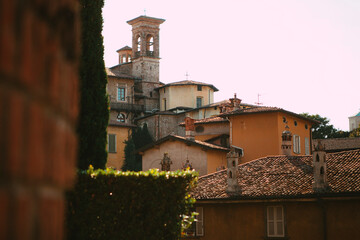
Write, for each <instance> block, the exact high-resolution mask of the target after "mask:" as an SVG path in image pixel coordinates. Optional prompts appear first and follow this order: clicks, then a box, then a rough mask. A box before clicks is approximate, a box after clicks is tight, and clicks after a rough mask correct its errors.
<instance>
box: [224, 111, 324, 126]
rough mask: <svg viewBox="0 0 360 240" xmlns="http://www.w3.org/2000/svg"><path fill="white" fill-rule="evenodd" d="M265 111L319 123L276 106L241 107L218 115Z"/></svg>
mask: <svg viewBox="0 0 360 240" xmlns="http://www.w3.org/2000/svg"><path fill="white" fill-rule="evenodd" d="M266 112H284V113H287V114H290V115H293V116H295V117H298V118H301V119H304V120H306V121H309V122H312V123H314V124H316V123H319V122H318V121H316V120H313V119H310V118H307V117H304V116H301V115H299V114H296V113H294V112H290V111H287V110H284V109H282V108H278V107H249V108H243V109H239V110H235V111H232V112H227V113H221V114H220V115H219V116H221V117H228V116H234V115H245V114H256V113H266Z"/></svg>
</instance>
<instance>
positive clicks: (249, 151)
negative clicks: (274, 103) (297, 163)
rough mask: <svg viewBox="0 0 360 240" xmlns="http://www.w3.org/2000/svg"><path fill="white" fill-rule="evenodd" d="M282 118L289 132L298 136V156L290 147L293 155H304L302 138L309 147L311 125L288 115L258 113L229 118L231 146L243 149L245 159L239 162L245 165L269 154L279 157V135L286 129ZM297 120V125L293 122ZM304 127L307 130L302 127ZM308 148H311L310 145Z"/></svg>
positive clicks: (280, 142)
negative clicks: (230, 122) (307, 140)
mask: <svg viewBox="0 0 360 240" xmlns="http://www.w3.org/2000/svg"><path fill="white" fill-rule="evenodd" d="M283 117H285V118H286V120H287V121H288V126H289V127H290V132H291V133H292V134H293V135H294V134H296V135H299V136H300V148H301V152H300V154H295V153H294V152H293V147H292V155H305V137H307V138H308V139H309V145H310V144H311V137H310V136H311V135H310V131H311V123H310V122H307V121H306V120H303V119H301V118H296V117H294V116H292V115H290V114H287V113H282V112H280V113H278V112H271V113H257V114H247V115H236V116H231V117H230V118H231V121H232V136H231V137H232V144H233V145H235V146H238V147H241V148H243V149H244V154H245V155H244V157H242V158H241V159H240V161H241V163H244V162H248V161H251V160H254V159H257V158H260V157H265V156H269V155H282V154H283V153H282V151H281V144H282V139H281V134H282V132H283V131H284V130H285V125H286V124H285V123H284V122H283ZM295 120H296V122H297V126H295V124H294V121H295ZM305 124H307V127H308V128H307V129H306V128H305ZM310 146H311V145H310Z"/></svg>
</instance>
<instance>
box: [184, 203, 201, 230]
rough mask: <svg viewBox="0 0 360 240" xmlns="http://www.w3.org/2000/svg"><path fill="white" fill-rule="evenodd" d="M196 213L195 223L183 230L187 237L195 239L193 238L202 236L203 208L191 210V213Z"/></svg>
mask: <svg viewBox="0 0 360 240" xmlns="http://www.w3.org/2000/svg"><path fill="white" fill-rule="evenodd" d="M194 210H195V212H197V213H198V214H199V215H197V216H196V217H195V218H196V221H195V222H193V223H192V224H191V226H190V227H189V228H188V229H186V230H185V232H186V234H187V236H189V237H195V236H204V215H203V208H202V207H197V208H196V209H192V211H194Z"/></svg>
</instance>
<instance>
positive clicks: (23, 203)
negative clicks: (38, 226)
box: [12, 191, 33, 240]
mask: <svg viewBox="0 0 360 240" xmlns="http://www.w3.org/2000/svg"><path fill="white" fill-rule="evenodd" d="M14 204H15V205H14V206H15V208H14V209H15V211H14V212H13V213H12V214H14V216H13V219H14V222H13V223H12V227H13V235H14V239H18V240H26V239H31V238H32V232H31V230H32V224H33V221H32V208H33V206H32V199H31V194H30V193H29V192H28V191H19V192H17V193H15V203H14ZM18 229H21V231H18Z"/></svg>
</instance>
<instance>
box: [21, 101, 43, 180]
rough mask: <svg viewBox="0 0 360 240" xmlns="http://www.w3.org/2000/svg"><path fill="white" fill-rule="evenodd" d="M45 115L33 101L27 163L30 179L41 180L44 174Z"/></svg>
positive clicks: (30, 113) (30, 111)
mask: <svg viewBox="0 0 360 240" xmlns="http://www.w3.org/2000/svg"><path fill="white" fill-rule="evenodd" d="M43 120H44V117H43V109H42V108H41V107H40V105H39V104H37V103H31V105H30V109H29V129H28V130H29V132H28V136H27V141H28V150H27V153H28V154H27V159H26V163H25V169H26V173H27V174H26V175H27V177H28V179H29V180H41V178H42V177H43V174H44V170H45V169H44V165H45V149H44V134H43V133H44V124H45V123H44V121H43Z"/></svg>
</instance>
